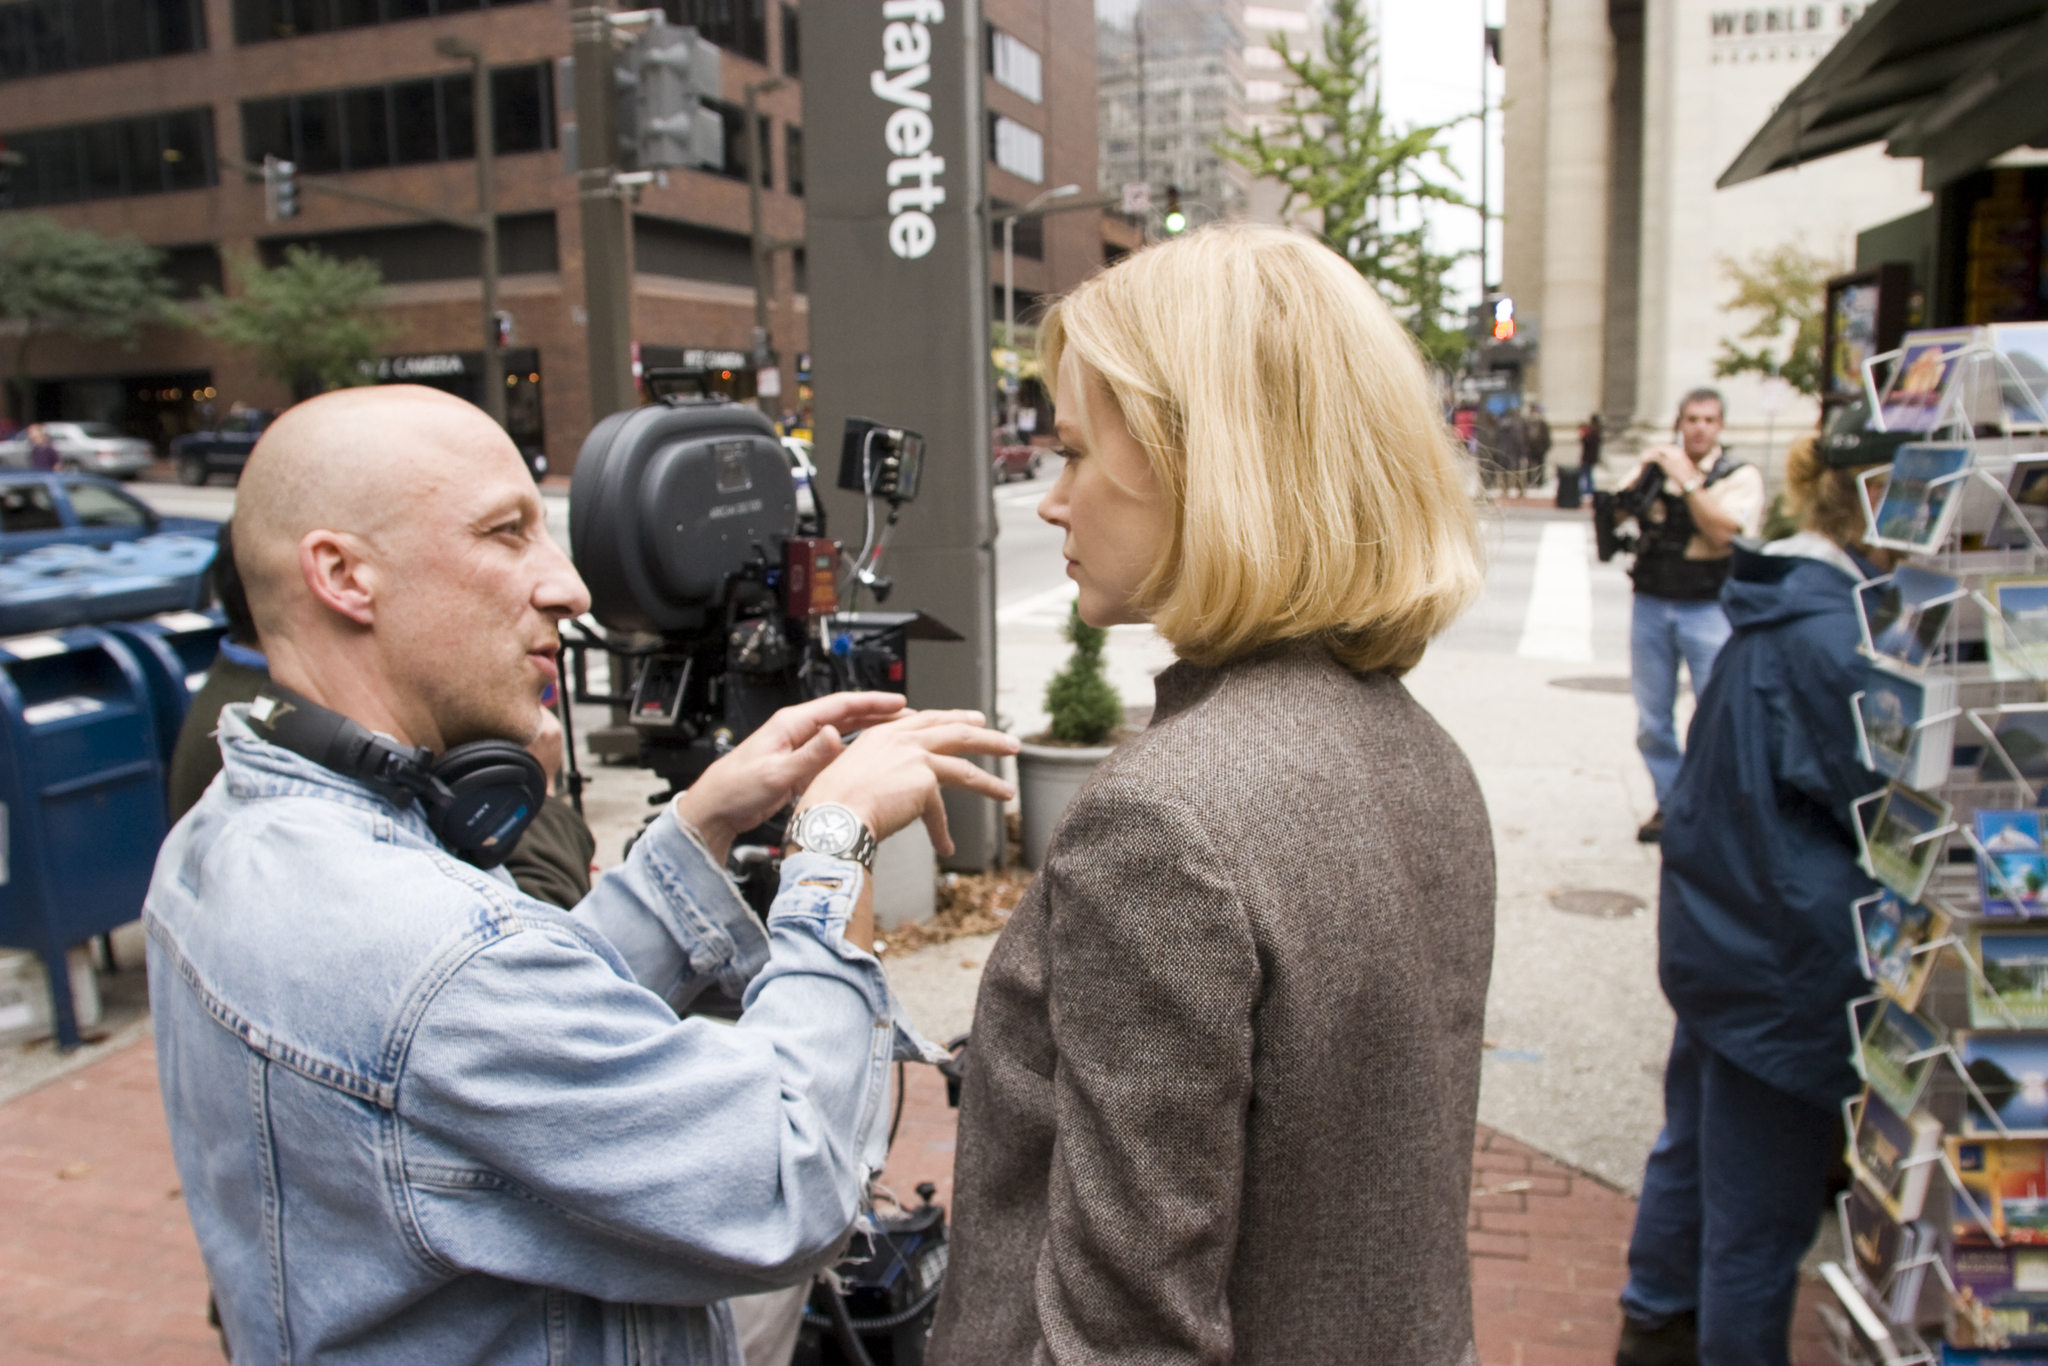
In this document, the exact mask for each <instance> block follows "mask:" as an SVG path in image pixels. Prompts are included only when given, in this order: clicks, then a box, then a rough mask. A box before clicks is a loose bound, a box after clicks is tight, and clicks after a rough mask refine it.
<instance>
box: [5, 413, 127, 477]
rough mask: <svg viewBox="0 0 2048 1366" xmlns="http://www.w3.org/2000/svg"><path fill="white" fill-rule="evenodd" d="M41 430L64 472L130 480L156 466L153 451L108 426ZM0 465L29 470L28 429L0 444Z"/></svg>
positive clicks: (56, 424)
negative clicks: (45, 434) (46, 436)
mask: <svg viewBox="0 0 2048 1366" xmlns="http://www.w3.org/2000/svg"><path fill="white" fill-rule="evenodd" d="M42 427H43V430H44V431H45V432H47V433H48V434H49V438H50V444H51V445H53V446H55V447H56V448H57V460H58V464H59V466H60V467H61V468H64V469H75V470H83V471H85V472H86V473H87V474H105V475H111V476H112V477H113V478H115V479H133V478H134V477H135V476H136V475H137V474H138V473H140V472H141V471H143V470H146V469H148V468H149V467H150V466H151V465H152V464H154V463H155V462H156V447H154V446H152V445H150V444H149V443H148V442H147V441H144V440H142V439H141V438H139V437H133V436H130V435H128V434H127V433H126V432H124V431H122V430H121V429H120V428H119V427H116V426H115V425H114V424H113V423H111V422H45V423H43V424H42ZM0 465H5V466H8V467H10V468H13V469H18V470H25V469H27V468H28V467H29V445H28V430H27V428H23V429H22V430H21V431H19V432H16V433H15V434H14V435H13V436H11V437H9V438H8V439H7V440H5V441H0Z"/></svg>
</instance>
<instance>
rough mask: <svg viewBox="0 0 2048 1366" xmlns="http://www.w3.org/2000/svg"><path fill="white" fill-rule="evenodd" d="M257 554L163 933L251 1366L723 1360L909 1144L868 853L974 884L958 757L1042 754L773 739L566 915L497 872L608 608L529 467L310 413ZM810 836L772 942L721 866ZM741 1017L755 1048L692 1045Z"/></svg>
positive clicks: (178, 1140) (282, 465)
mask: <svg viewBox="0 0 2048 1366" xmlns="http://www.w3.org/2000/svg"><path fill="white" fill-rule="evenodd" d="M235 549H236V558H237V562H238V565H239V567H240V569H241V571H242V575H243V578H244V581H245V585H246V588H247V593H248V598H249V605H250V609H251V612H252V614H253V616H254V617H255V620H256V625H257V628H258V631H259V634H260V637H261V640H262V645H263V649H264V652H265V654H266V656H267V658H268V660H269V663H270V671H271V679H272V684H271V686H270V687H269V688H268V689H267V690H266V691H265V692H264V693H263V694H261V695H259V696H258V698H257V700H256V702H254V703H253V704H249V705H247V706H232V707H229V708H227V709H226V710H225V711H224V712H223V713H222V716H221V721H220V737H221V748H222V754H223V764H224V767H223V773H222V777H221V779H220V780H218V781H216V782H215V783H214V784H213V785H212V786H211V787H210V788H209V789H208V790H207V792H206V795H205V796H204V797H203V798H201V800H200V801H199V803H198V805H197V806H195V807H194V808H193V810H192V811H191V813H190V814H189V815H188V816H187V817H186V818H185V819H184V820H183V821H181V822H180V823H179V824H178V826H177V827H176V828H175V829H174V830H173V831H172V832H171V835H170V837H169V838H168V839H167V840H166V841H165V843H164V847H163V851H162V853H161V854H160V856H159V858H158V862H157V871H156V877H155V879H154V881H153V883H152V885H151V888H150V893H149V897H148V901H147V903H146V906H145V911H144V917H145V920H146V922H147V925H148V929H149V934H150V994H151V1004H152V1006H153V1008H154V1010H155V1013H156V1034H157V1059H158V1069H159V1073H160V1077H161V1081H162V1086H163V1095H164V1105H165V1109H166V1111H167V1112H168V1116H169V1120H170V1128H171V1136H172V1145H173V1149H174V1152H175V1154H176V1157H177V1161H178V1168H179V1174H180V1177H181V1179H182V1182H183V1190H184V1198H185V1202H186V1206H187V1209H188V1212H189V1213H190V1215H191V1218H192V1222H193V1226H194V1229H195V1231H196V1232H197V1234H198V1236H199V1242H200V1248H201V1251H202V1252H203V1253H204V1255H205V1259H206V1265H207V1271H208V1276H209V1279H210V1280H211V1282H212V1285H213V1289H214V1292H215V1294H216V1296H217V1298H218V1300H219V1305H220V1314H221V1320H222V1324H223V1328H224V1333H225V1336H226V1338H227V1340H228V1342H229V1344H230V1346H231V1348H232V1350H233V1354H234V1356H235V1359H236V1360H237V1361H271V1360H294V1361H296V1360H302V1359H318V1360H334V1361H344V1360H345V1361H362V1362H386V1361H433V1362H448V1363H452V1362H466V1361H484V1360H491V1361H497V1360H511V1359H529V1358H530V1359H534V1360H541V1359H545V1360H548V1361H567V1362H585V1361H587V1362H597V1361H614V1360H632V1361H640V1362H665V1363H666V1362H729V1361H733V1360H735V1359H736V1355H737V1349H736V1347H735V1346H734V1343H733V1330H732V1319H731V1315H730V1312H729V1310H728V1309H727V1308H726V1306H725V1305H724V1303H723V1301H724V1300H725V1299H726V1298H728V1297H730V1296H734V1295H741V1294H747V1293H750V1292H756V1291H762V1290H767V1289H772V1288H776V1287H780V1286H785V1285H791V1284H795V1283H800V1282H802V1281H803V1280H805V1279H806V1278H807V1277H808V1276H809V1275H810V1273H811V1272H812V1271H813V1270H814V1269H816V1268H817V1267H819V1266H821V1265H823V1264H824V1263H826V1262H828V1261H830V1260H831V1258H832V1256H833V1255H834V1253H835V1251H836V1249H837V1248H838V1247H839V1245H840V1244H841V1242H842V1241H843V1239H844V1238H845V1236H846V1233H847V1231H848V1229H849V1227H850V1225H851V1223H852V1221H853V1218H854V1216H855V1214H856V1212H857V1211H858V1209H859V1207H860V1204H861V1202H862V1199H863V1198H864V1193H865V1182H866V1177H867V1176H868V1174H869V1173H870V1172H871V1171H872V1170H873V1169H874V1168H876V1167H878V1166H879V1165H880V1162H881V1159H882V1156H883V1150H884V1148H885V1146H886V1137H887V1134H886V1129H887V1122H886V1115H887V1112H888V1108H889V1107H888V1103H887V1102H888V1088H889V1064H890V1061H891V1059H892V1056H893V1055H894V1054H895V1053H896V1051H897V1050H898V1049H899V1048H902V1047H908V1046H911V1044H912V1039H911V1036H910V1035H909V1034H908V1032H907V1031H905V1030H903V1029H902V1028H901V1027H900V1026H899V1024H898V1022H897V1018H896V1015H895V1013H894V1006H893V1001H892V998H891V996H890V993H889V989H888V985H887V983H886V981H885V979H884V978H883V976H882V972H881V968H880V965H879V964H878V963H877V962H876V960H875V959H874V958H873V956H872V955H870V954H869V953H868V952H867V947H866V946H867V945H868V944H869V943H870V941H871V940H872V938H873V926H872V919H871V913H870V911H869V909H868V900H869V892H868V885H867V876H866V865H868V864H870V863H871V862H872V858H873V849H874V844H875V842H876V841H878V840H880V839H883V838H886V837H887V836H888V835H890V834H891V833H893V832H894V831H895V830H897V829H899V828H901V827H902V826H904V825H907V824H908V823H909V822H910V821H912V820H915V819H918V818H919V817H923V818H924V819H925V821H926V822H927V824H928V825H929V826H930V827H931V829H932V834H933V839H934V842H935V843H936V844H937V845H938V847H939V848H940V849H942V850H944V849H947V848H949V847H950V841H949V840H948V839H947V838H946V833H945V817H944V814H943V808H942V806H941V804H940V801H939V792H940V788H941V786H954V787H961V788H965V789H968V790H970V791H977V792H981V793H983V794H985V795H988V796H992V797H996V798H999V799H1000V798H1004V797H1007V796H1008V794H1009V789H1008V787H1007V786H1006V785H1005V784H1003V783H1001V782H1000V781H998V780H997V779H996V778H994V777H993V776H992V775H989V774H987V773H985V772H983V771H982V770H981V769H979V768H977V767H975V766H974V764H973V763H972V762H971V761H970V758H969V757H967V756H975V755H996V754H1004V753H1010V752H1013V751H1014V750H1015V748H1016V745H1015V742H1014V741H1011V740H1010V739H1009V738H1008V737H1005V736H1002V735H999V734H996V733H995V732H992V731H988V730H985V729H983V728H982V727H981V725H980V721H981V718H980V717H979V716H978V715H977V714H974V713H964V712H930V713H919V714H912V713H909V712H906V711H904V710H903V709H902V699H901V698H898V697H895V696H893V695H888V694H874V693H858V694H843V695H837V696H833V697H828V698H824V699H821V700H818V701H814V702H810V703H807V704H805V705H803V706H799V707H792V708H788V709H786V710H784V711H782V712H780V713H777V714H776V716H775V717H774V718H773V719H772V720H770V721H769V722H768V723H767V724H766V725H765V726H763V727H761V728H760V729H759V730H758V731H756V732H755V734H754V735H752V736H751V737H749V738H748V739H747V740H746V741H744V742H743V743H742V744H740V745H739V746H738V747H737V748H736V749H734V750H733V751H732V752H731V753H730V754H729V755H727V756H726V757H724V758H722V759H721V760H719V761H718V762H717V763H715V764H713V765H712V766H711V767H710V769H708V770H707V771H706V772H705V773H704V774H703V776H702V777H701V778H700V779H699V780H698V781H697V782H696V783H695V784H693V785H692V786H691V787H690V789H689V790H688V791H686V792H684V793H683V794H682V795H681V796H680V797H678V798H677V799H676V800H675V802H674V803H673V804H672V805H671V807H670V809H669V810H668V811H667V812H665V813H663V814H662V815H661V816H660V817H658V818H657V819H656V820H655V821H654V822H653V823H652V824H651V825H650V826H649V828H648V830H647V832H646V833H645V834H644V835H643V836H642V837H641V838H640V839H639V840H638V841H637V843H636V844H635V845H634V848H633V851H632V854H631V856H630V857H629V858H628V859H627V861H626V863H625V864H624V865H623V866H621V867H619V868H616V869H614V870H612V871H611V872H610V873H608V874H607V875H606V876H605V877H603V878H602V879H600V880H599V882H598V884H597V886H596V888H595V889H594V890H593V891H592V892H591V894H590V895H589V896H588V897H587V898H585V899H584V900H583V901H582V902H581V903H580V904H579V905H577V906H576V907H575V908H573V909H572V910H570V911H566V912H564V911H559V910H556V909H554V908H552V907H549V906H546V905H543V904H542V903H540V902H538V901H535V900H533V899H531V898H528V897H526V896H523V895H521V894H520V893H519V892H518V890H517V889H516V888H515V887H514V886H513V885H512V883H511V882H510V880H509V879H508V878H506V877H504V876H503V874H502V872H501V871H499V870H496V869H495V867H494V865H495V863H496V861H497V860H499V859H502V857H503V853H504V847H505V844H506V843H507V841H508V839H509V838H513V837H516V831H517V827H518V825H519V822H520V821H522V820H524V819H529V818H530V807H531V805H532V797H533V794H534V793H536V792H538V791H544V786H543V785H542V783H541V780H540V778H539V775H538V768H539V766H538V764H537V763H536V762H535V761H533V760H532V759H531V758H530V756H526V755H525V754H524V751H523V750H522V748H521V746H523V745H524V744H525V743H527V742H528V741H530V740H531V739H532V738H533V736H534V735H535V733H536V731H537V730H538V728H539V725H540V719H541V718H540V708H541V701H540V699H541V696H542V694H543V692H544V691H545V690H546V689H547V688H548V687H549V686H550V685H552V684H555V683H556V682H557V681H558V677H559V671H558V668H557V655H558V645H557V641H556V625H557V623H558V622H559V621H560V620H561V619H562V618H563V617H566V616H570V615H573V614H576V613H579V612H581V611H582V610H583V609H584V608H585V606H586V605H587V603H588V595H587V593H586V592H585V590H584V587H583V584H582V582H581V580H580V579H579V578H578V576H577V574H576V571H575V570H574V569H573V568H572V567H571V565H570V563H569V561H568V559H567V558H566V557H564V556H563V554H562V553H561V551H560V550H558V549H557V548H556V547H555V545H554V544H553V543H552V541H551V540H550V539H549V537H548V534H547V531H546V528H545V520H544V513H543V508H542V504H541V501H540V498H539V496H538V494H537V492H536V490H535V488H534V485H533V481H532V479H531V477H530V476H528V474H527V472H526V469H525V466H524V464H523V463H522V462H521V460H520V457H519V454H518V452H517V451H516V450H515V449H514V447H513V446H512V444H511V442H510V441H509V440H507V439H506V437H505V435H504V433H503V432H502V431H501V430H500V429H498V428H497V427H496V426H495V425H494V424H493V423H491V422H490V421H489V419H487V418H486V417H484V415H483V414H482V413H481V412H479V411H478V410H477V409H475V408H474V407H472V406H471V405H469V404H467V403H465V402H463V401H461V400H459V399H455V398H453V397H450V396H448V395H444V394H441V393H438V392H436V391H433V390H428V389H422V388H415V387H411V386H388V387H382V388H374V389H356V390H349V391H343V392H339V393H334V394H329V395H326V396H324V397H321V398H316V399H313V400H311V401H310V402H307V403H303V404H300V405H298V406H297V407H294V408H293V409H292V410H291V411H290V412H289V413H287V414H286V415H285V416H284V417H283V418H281V419H280V420H279V421H278V422H277V423H276V424H275V425H274V426H272V427H271V429H270V430H269V431H268V432H267V433H266V434H265V435H264V438H263V441H262V443H261V445H260V446H259V447H258V449H257V451H256V453H255V455H254V456H253V457H252V458H251V460H250V462H249V466H248V470H247V472H246V473H245V474H244V476H243V479H242V484H241V492H240V495H239V499H238V504H237V508H236V513H235ZM855 730H859V731H863V732H865V733H864V734H862V735H861V736H860V737H859V739H858V740H857V741H855V742H853V743H851V744H845V743H842V741H841V739H840V734H841V733H842V732H847V731H855ZM528 765H530V766H531V768H530V769H529V768H528V767H527V766H528ZM792 799H794V800H796V801H797V802H798V803H799V804H800V805H801V806H802V807H803V808H804V810H805V812H806V813H808V814H809V816H810V819H808V820H806V821H803V822H801V823H800V824H799V828H800V829H802V830H803V831H804V833H805V834H806V835H807V836H812V838H811V839H810V840H809V842H810V844H811V845H812V848H811V850H810V851H807V852H795V853H792V855H791V857H790V858H789V859H788V860H787V862H786V863H785V864H784V869H783V883H782V890H781V893H780V895H779V896H778V897H777V899H776V901H775V904H774V907H773V909H772V911H771V913H770V915H769V917H768V924H767V928H766V931H765V933H764V931H763V929H762V926H761V924H760V922H759V921H758V920H756V919H755V918H754V917H753V916H752V914H751V913H750V912H749V911H748V910H747V908H746V907H745V905H744V904H743V903H742V902H741V901H740V900H739V898H738V896H737V895H736V894H735V893H734V891H733V889H732V886H731V884H730V883H729V882H728V881H727V879H726V877H725V875H724V872H723V864H724V861H725V856H726V853H727V851H728V850H729V848H730V845H731V843H732V840H733V838H734V836H735V834H737V833H738V832H740V831H744V830H746V829H748V828H750V827H752V826H753V825H755V824H756V823H758V822H759V821H760V820H762V819H764V818H765V817H767V816H768V815H770V814H772V813H773V812H775V811H777V810H778V809H780V808H781V807H783V806H784V805H785V804H786V803H788V802H790V801H791V800H792ZM507 813H509V814H507ZM501 817H502V819H501ZM714 984H716V985H718V986H721V987H723V988H725V989H726V990H727V991H729V992H731V993H732V994H734V995H740V994H741V993H742V992H744V997H743V1000H744V1004H745V1007H746V1008H745V1011H744V1013H743V1015H742V1017H741V1019H740V1020H739V1022H738V1024H737V1025H736V1026H727V1025H724V1024H721V1023H717V1022H713V1021H709V1020H703V1019H679V1018H678V1016H677V1009H678V1008H680V1007H683V1006H686V1005H687V1004H688V1003H689V1001H690V1000H691V999H692V998H694V997H695V996H696V995H698V994H699V993H700V992H702V991H703V990H705V989H706V988H708V987H710V986H712V985H714Z"/></svg>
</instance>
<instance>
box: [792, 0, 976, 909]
mask: <svg viewBox="0 0 2048 1366" xmlns="http://www.w3.org/2000/svg"><path fill="white" fill-rule="evenodd" d="M982 43H983V36H982V19H981V4H980V0H831V2H830V3H827V4H812V5H806V6H805V7H804V49H805V51H806V52H828V53H831V54H833V55H834V58H835V60H833V61H830V62H818V63H815V64H807V65H806V68H805V71H804V90H803V95H804V137H805V153H806V155H805V172H806V174H805V185H804V191H805V194H804V199H805V214H806V235H807V237H808V246H807V251H808V264H809V272H808V274H809V286H810V305H811V308H810V336H811V354H812V374H813V376H814V378H813V380H812V384H813V386H814V387H815V390H816V394H817V400H816V412H817V425H816V431H817V434H818V459H819V462H820V464H821V466H823V468H824V472H825V475H826V477H825V478H824V479H823V480H821V481H820V482H821V483H825V484H827V485H829V484H831V483H832V482H833V481H832V478H831V471H832V470H833V469H835V468H836V466H837V463H838V459H839V451H838V445H839V436H840V432H841V430H842V429H843V428H844V426H845V422H846V419H847V418H848V417H852V416H861V417H871V418H874V419H875V420H876V421H878V422H886V423H888V424H890V425H891V426H901V427H908V428H910V429H911V430H913V431H917V432H922V433H923V434H924V436H925V439H926V441H927V443H928V445H927V448H926V454H925V470H924V479H923V482H922V486H921V489H920V492H919V494H918V499H917V501H916V502H914V503H911V504H909V505H908V506H907V507H905V508H904V510H903V520H902V522H901V523H900V524H899V526H898V528H897V532H896V537H895V540H894V541H893V542H892V543H891V547H890V550H889V555H888V562H887V563H886V564H885V565H884V566H883V567H882V568H883V572H885V573H887V574H888V575H889V576H890V577H892V578H893V579H894V580H895V584H896V587H895V592H894V594H893V595H892V596H891V597H890V599H889V602H888V606H887V610H890V611H898V610H902V611H911V610H917V611H923V612H926V613H929V614H930V615H931V616H933V617H936V618H937V619H938V620H940V621H942V622H944V623H945V624H946V625H947V626H950V627H952V628H953V629H954V630H955V631H957V632H959V633H960V634H961V635H962V636H964V637H966V639H965V640H964V641H962V642H949V643H939V642H921V641H913V642H912V643H911V647H910V649H911V656H910V677H909V684H910V700H911V704H912V705H913V706H918V707H972V708H975V709H978V710H980V711H983V712H985V713H987V714H988V716H989V717H990V719H991V720H993V719H994V717H995V697H996V650H995V556H994V547H995V509H994V504H993V502H992V501H991V498H990V490H989V485H990V480H989V436H990V431H991V422H990V415H991V414H990V406H991V399H992V390H993V376H992V374H991V370H990V364H989V343H990V341H991V337H990V328H989V313H990V311H991V309H990V302H991V300H990V281H989V232H988V223H987V219H986V217H985V216H984V215H985V199H984V186H983V174H982V158H983V150H982V122H983V113H982V90H981V81H982ZM825 501H826V506H827V511H828V514H829V515H830V517H831V519H832V521H833V524H834V526H835V527H847V526H851V527H854V528H856V529H857V528H858V527H859V526H860V524H861V509H860V504H859V502H858V500H857V499H855V498H854V497H853V496H852V495H849V494H842V493H839V492H838V491H837V490H836V489H830V488H829V487H828V489H827V490H826V492H825ZM864 605H866V604H864ZM947 796H948V800H947V802H946V814H947V819H948V821H949V822H950V824H951V826H952V833H953V841H954V844H955V846H956V852H955V854H954V856H953V857H952V858H951V859H949V860H947V863H948V866H950V867H953V868H959V869H985V868H989V867H992V866H993V865H994V864H995V863H996V861H997V860H998V859H999V858H1000V857H1001V855H1002V850H1003V843H1002V834H1003V829H1002V813H1001V811H1000V810H999V809H998V808H997V807H996V806H995V804H994V803H992V802H989V801H987V800H985V799H983V798H981V797H969V798H958V797H955V796H954V794H951V793H949V794H947Z"/></svg>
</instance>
